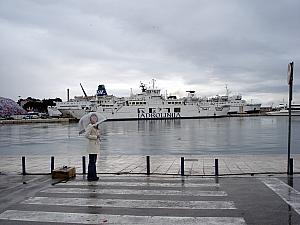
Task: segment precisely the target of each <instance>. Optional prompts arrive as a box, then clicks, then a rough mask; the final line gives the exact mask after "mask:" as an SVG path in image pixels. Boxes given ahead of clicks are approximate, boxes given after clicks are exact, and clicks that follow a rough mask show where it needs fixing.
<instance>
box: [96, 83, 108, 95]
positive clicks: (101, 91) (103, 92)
mask: <svg viewBox="0 0 300 225" xmlns="http://www.w3.org/2000/svg"><path fill="white" fill-rule="evenodd" d="M106 95H107V92H106V89H105V86H104V85H103V84H100V85H98V90H97V96H98V97H99V96H106Z"/></svg>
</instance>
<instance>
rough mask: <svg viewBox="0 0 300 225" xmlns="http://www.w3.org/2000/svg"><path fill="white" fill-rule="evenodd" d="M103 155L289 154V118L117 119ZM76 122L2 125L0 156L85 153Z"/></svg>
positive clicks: (105, 133) (105, 134)
mask: <svg viewBox="0 0 300 225" xmlns="http://www.w3.org/2000/svg"><path fill="white" fill-rule="evenodd" d="M299 128H300V120H299V118H294V119H293V131H292V132H293V133H292V134H293V139H292V141H293V143H292V152H293V153H300V152H299V149H297V148H296V146H299V145H300V137H299V135H296V132H297V130H299ZM101 134H102V136H101V154H102V155H111V154H121V155H124V154H135V155H136V154H138V155H157V154H163V155H165V154H179V155H182V154H211V153H213V154H215V153H216V154H235V153H237V154H277V153H279V154H280V153H282V154H284V153H286V148H287V147H286V146H287V118H286V117H248V118H217V119H188V120H149V121H114V122H110V121H108V122H105V123H103V124H102V125H101ZM86 144H87V141H86V140H85V138H84V137H80V136H79V135H78V129H77V124H47V125H45V124H25V125H2V126H0V154H2V155H6V154H14V155H22V154H24V155H26V154H37V155H41V154H45V155H50V154H59V153H61V154H79V155H82V154H86V152H85V149H86Z"/></svg>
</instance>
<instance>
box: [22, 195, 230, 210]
mask: <svg viewBox="0 0 300 225" xmlns="http://www.w3.org/2000/svg"><path fill="white" fill-rule="evenodd" d="M22 203H23V204H35V205H63V206H94V207H125V208H171V209H236V208H235V206H234V203H233V202H231V201H169V200H127V199H97V198H52V197H51V198H49V197H33V198H29V199H28V200H25V201H23V202H22Z"/></svg>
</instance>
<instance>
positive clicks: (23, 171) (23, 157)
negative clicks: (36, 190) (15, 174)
mask: <svg viewBox="0 0 300 225" xmlns="http://www.w3.org/2000/svg"><path fill="white" fill-rule="evenodd" d="M22 175H26V164H25V156H22Z"/></svg>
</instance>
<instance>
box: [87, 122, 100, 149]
mask: <svg viewBox="0 0 300 225" xmlns="http://www.w3.org/2000/svg"><path fill="white" fill-rule="evenodd" d="M85 130H86V131H85V137H86V138H87V139H88V140H89V143H88V147H87V153H88V154H98V153H99V152H100V138H99V135H100V132H99V130H98V129H96V128H95V127H94V126H93V125H92V124H89V125H88V126H87V128H86V129H85Z"/></svg>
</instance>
